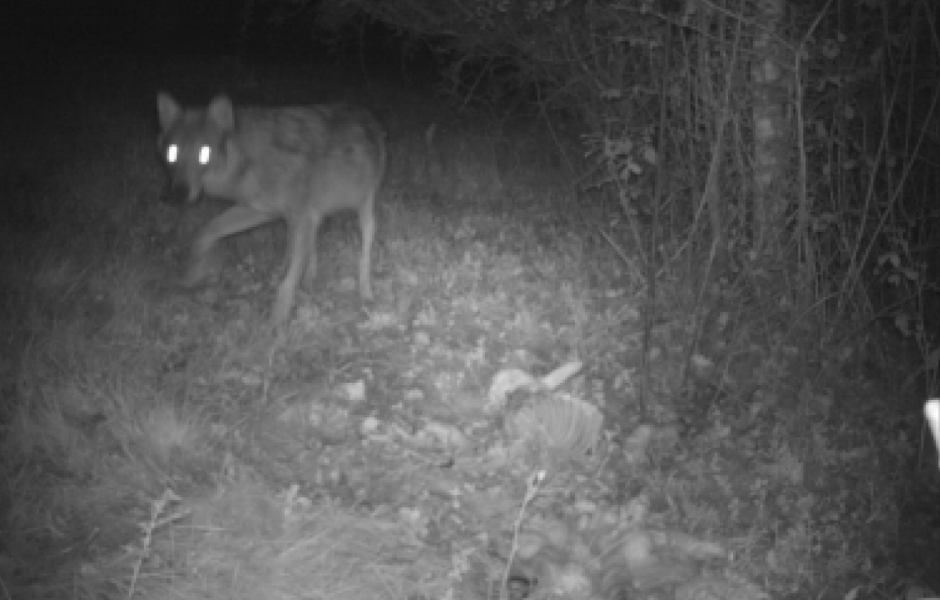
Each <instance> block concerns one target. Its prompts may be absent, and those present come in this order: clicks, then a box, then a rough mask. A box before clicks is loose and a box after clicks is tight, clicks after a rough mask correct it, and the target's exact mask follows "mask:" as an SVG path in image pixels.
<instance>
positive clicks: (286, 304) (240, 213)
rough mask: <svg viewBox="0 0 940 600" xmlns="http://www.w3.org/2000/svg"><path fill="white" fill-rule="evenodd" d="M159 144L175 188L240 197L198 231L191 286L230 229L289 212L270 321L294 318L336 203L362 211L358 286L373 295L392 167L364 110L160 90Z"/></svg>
mask: <svg viewBox="0 0 940 600" xmlns="http://www.w3.org/2000/svg"><path fill="white" fill-rule="evenodd" d="M157 113H158V117H159V124H160V135H159V137H158V148H159V151H160V153H161V155H162V157H163V160H164V162H165V163H166V166H167V168H168V170H169V175H170V182H169V183H170V189H171V190H173V191H174V192H175V193H176V194H177V195H182V196H183V197H184V198H185V199H186V200H188V201H189V202H193V201H195V200H197V199H199V198H200V197H201V196H202V195H203V194H205V195H208V196H210V197H215V198H223V199H226V200H229V201H231V202H233V203H234V205H233V206H232V207H231V208H229V209H228V210H226V211H225V212H223V213H222V214H220V215H219V216H217V217H216V218H215V219H213V220H211V221H210V222H209V223H208V224H207V225H206V226H205V227H204V228H203V229H202V230H201V232H200V233H199V234H198V235H197V236H196V239H195V242H194V243H193V246H192V251H191V258H190V262H189V265H188V267H187V269H186V271H185V274H184V275H183V277H182V279H181V281H180V283H181V284H182V285H183V286H184V287H193V286H195V285H197V284H199V283H200V282H201V281H203V280H204V279H205V278H206V277H207V276H208V275H210V274H211V273H212V271H214V267H213V262H214V260H213V258H212V256H213V250H215V249H216V245H217V244H218V242H219V241H220V240H221V239H222V238H225V237H227V236H230V235H233V234H236V233H239V232H242V231H246V230H248V229H252V228H254V227H257V226H259V225H262V224H265V223H268V222H271V221H274V220H277V219H283V220H284V221H286V223H287V230H288V242H287V251H286V254H285V263H286V264H285V274H284V278H283V279H282V280H281V282H280V284H279V285H278V288H277V296H276V299H275V301H274V307H273V310H272V311H271V322H272V324H273V325H280V324H283V323H284V322H285V321H287V320H288V319H289V317H290V314H291V310H292V309H293V305H294V297H295V295H296V292H297V285H298V284H299V283H300V282H301V278H302V279H303V283H304V285H309V284H310V283H311V282H312V281H313V279H314V277H315V276H316V266H317V256H316V237H317V231H318V229H319V227H320V224H321V222H322V221H323V219H324V218H325V217H326V216H328V215H330V214H332V213H334V212H337V211H341V210H347V209H348V210H355V211H357V212H358V216H359V228H360V233H361V237H362V254H361V255H360V258H359V295H360V299H361V300H362V301H363V302H371V301H372V300H373V294H372V245H373V241H374V239H375V229H376V222H375V221H376V218H375V201H376V195H377V194H378V192H379V188H380V186H381V184H382V180H383V178H384V176H385V167H386V143H385V138H386V134H385V131H384V130H383V129H382V127H381V126H380V125H379V124H378V122H377V121H376V119H375V118H374V117H373V116H372V114H371V113H369V112H368V111H367V110H365V109H363V108H359V107H355V106H352V105H346V104H329V105H312V106H303V107H283V108H256V107H244V108H243V107H237V108H236V107H235V106H233V104H232V101H231V100H230V99H229V98H228V97H226V96H218V97H216V98H215V99H214V100H212V101H211V102H210V103H209V105H208V107H199V108H192V107H183V106H181V105H180V104H179V103H178V102H177V101H176V100H175V99H174V98H172V97H171V96H170V95H169V94H167V93H166V92H160V93H159V94H158V95H157Z"/></svg>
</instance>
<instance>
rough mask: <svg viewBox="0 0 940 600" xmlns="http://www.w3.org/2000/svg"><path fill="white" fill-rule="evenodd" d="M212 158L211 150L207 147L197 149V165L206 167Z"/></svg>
mask: <svg viewBox="0 0 940 600" xmlns="http://www.w3.org/2000/svg"><path fill="white" fill-rule="evenodd" d="M210 158H212V148H210V147H209V146H203V147H202V148H200V149H199V164H200V165H207V164H209V159H210Z"/></svg>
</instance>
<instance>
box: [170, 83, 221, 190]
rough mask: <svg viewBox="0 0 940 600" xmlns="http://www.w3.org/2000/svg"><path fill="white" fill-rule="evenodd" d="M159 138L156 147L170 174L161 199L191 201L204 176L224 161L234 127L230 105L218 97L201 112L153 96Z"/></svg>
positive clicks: (172, 100) (171, 99) (219, 167)
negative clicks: (227, 144) (180, 197)
mask: <svg viewBox="0 0 940 600" xmlns="http://www.w3.org/2000/svg"><path fill="white" fill-rule="evenodd" d="M157 114H158V115H159V118H160V130H161V131H160V137H159V139H158V142H157V146H158V148H159V150H160V155H161V156H162V158H163V161H164V163H166V165H167V168H168V169H169V173H170V182H169V184H170V185H169V186H168V188H167V190H166V191H165V194H164V195H165V196H167V197H170V198H172V197H179V196H182V197H183V198H185V199H187V200H188V201H190V202H192V201H195V200H196V199H198V198H199V196H200V194H201V193H202V191H203V186H204V180H205V177H206V175H207V174H210V173H212V172H213V171H215V172H218V171H219V170H220V169H221V168H222V167H223V165H224V161H225V146H224V143H225V139H226V137H227V136H228V134H229V133H230V132H231V131H232V130H233V129H234V127H235V114H234V109H233V108H232V102H231V101H230V100H229V99H228V98H226V97H225V96H219V97H217V98H216V99H215V100H213V101H212V103H211V104H209V106H208V108H205V109H186V108H183V107H182V106H180V105H179V103H178V102H176V100H174V99H173V98H171V97H170V96H169V95H168V94H165V93H160V94H158V95H157Z"/></svg>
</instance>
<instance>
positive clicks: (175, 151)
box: [166, 144, 180, 163]
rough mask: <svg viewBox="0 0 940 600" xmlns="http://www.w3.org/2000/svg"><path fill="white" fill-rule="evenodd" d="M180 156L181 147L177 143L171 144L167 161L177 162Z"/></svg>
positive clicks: (167, 151)
mask: <svg viewBox="0 0 940 600" xmlns="http://www.w3.org/2000/svg"><path fill="white" fill-rule="evenodd" d="M179 156H180V148H179V146H177V145H176V144H170V145H169V147H168V148H167V149H166V162H168V163H175V162H176V159H178V158H179Z"/></svg>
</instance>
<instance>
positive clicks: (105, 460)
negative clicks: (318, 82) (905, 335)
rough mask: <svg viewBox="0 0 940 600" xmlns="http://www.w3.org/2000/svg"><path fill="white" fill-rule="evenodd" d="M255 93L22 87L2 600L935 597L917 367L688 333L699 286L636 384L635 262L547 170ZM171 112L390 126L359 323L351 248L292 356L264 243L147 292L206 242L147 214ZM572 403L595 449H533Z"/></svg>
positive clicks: (338, 227)
mask: <svg viewBox="0 0 940 600" xmlns="http://www.w3.org/2000/svg"><path fill="white" fill-rule="evenodd" d="M116 74H123V76H121V77H118V76H116ZM255 76H256V77H257V78H260V81H261V83H262V85H260V86H259V87H249V88H240V87H239V82H241V81H243V80H244V79H243V78H242V76H241V75H240V74H239V72H238V70H237V69H235V68H234V67H232V66H230V65H229V66H226V65H225V64H222V63H212V62H209V63H207V64H202V65H186V64H181V65H173V66H172V67H167V68H164V69H162V70H158V69H154V70H153V71H150V70H141V69H140V68H139V67H137V66H132V65H129V64H127V63H125V62H122V61H116V60H110V59H102V60H100V61H99V60H95V61H90V63H87V64H83V63H78V64H70V65H69V66H68V68H66V67H65V66H63V68H62V73H61V76H60V77H59V78H53V79H52V80H51V81H40V82H33V83H31V84H24V85H26V86H28V85H33V86H34V88H30V87H25V88H24V89H25V90H28V91H29V92H30V93H29V94H26V92H25V91H24V96H26V95H28V96H29V98H30V102H31V104H30V105H29V109H30V111H29V112H28V113H27V112H26V111H25V108H24V111H23V112H21V113H8V114H7V115H6V116H5V121H3V127H4V137H5V139H9V140H15V141H16V142H17V144H16V145H15V146H16V147H18V148H19V149H20V152H19V154H18V155H17V156H15V157H14V158H13V160H12V164H10V165H8V166H9V167H11V168H10V169H9V172H10V173H12V175H10V176H7V177H8V179H7V180H4V181H3V182H2V183H3V185H4V188H5V189H6V190H7V194H8V202H7V205H8V208H7V209H5V210H7V213H6V214H5V226H4V235H3V236H2V240H3V241H2V242H0V250H2V254H0V255H2V257H3V259H2V261H0V275H2V280H3V290H4V293H3V296H2V298H0V299H2V304H0V311H2V313H0V314H2V322H0V328H2V329H0V331H2V333H3V336H2V341H0V343H2V344H3V353H2V360H0V386H2V387H0V390H2V396H3V398H4V402H3V404H2V408H0V411H2V412H0V427H2V433H3V436H2V442H0V443H2V447H0V451H2V452H0V456H2V458H0V475H2V480H3V482H4V486H3V488H4V490H3V496H2V499H3V502H2V504H0V506H3V509H4V514H3V520H2V522H0V539H2V542H0V583H2V586H0V598H7V597H12V598H18V597H35V598H63V597H70V598H92V597H106V598H117V597H125V598H127V597H141V598H157V597H161V598H162V597H183V598H189V597H193V598H195V597H200V598H215V597H219V598H223V597H224V598H243V597H244V598H259V597H263V598H269V597H270V598H293V597H310V598H319V597H324V598H325V597H329V598H331V599H336V598H342V597H346V598H379V597H381V598H390V597H391V598H418V597H423V598H469V597H496V594H497V593H498V591H499V588H500V587H501V586H502V585H503V583H505V582H506V579H505V575H506V569H507V561H508V558H509V556H510V554H512V556H514V557H515V559H516V561H515V564H514V573H518V574H523V575H526V576H529V577H534V578H537V579H538V581H539V590H538V593H539V594H543V595H544V594H547V593H550V592H556V593H562V592H565V593H568V594H569V595H578V594H580V595H581V597H586V596H588V595H592V594H593V596H594V597H602V596H606V597H613V596H614V595H615V594H616V593H617V592H618V590H620V589H621V588H632V589H634V590H639V591H638V592H635V593H639V594H643V595H649V596H655V595H656V594H663V593H666V592H672V591H673V590H677V589H678V590H679V592H676V593H677V595H678V596H680V597H682V594H683V593H684V594H690V595H696V594H698V595H700V596H708V597H712V596H715V595H721V594H725V595H733V593H737V594H744V595H747V594H750V596H749V597H760V594H759V593H758V592H757V589H758V588H760V589H763V590H765V591H766V592H767V593H770V594H773V595H774V596H793V597H795V596H798V595H799V596H801V597H806V596H807V595H809V594H812V595H813V596H814V597H824V598H828V597H849V594H854V596H853V597H890V596H892V595H895V594H898V593H900V592H899V591H900V590H901V588H899V587H897V585H898V584H897V582H899V581H901V576H902V575H903V574H905V573H906V574H907V576H909V577H911V578H916V577H918V576H921V577H924V578H925V581H928V582H929V580H928V579H926V578H929V576H930V573H929V568H930V566H931V565H930V560H931V559H930V557H931V556H937V555H938V554H937V553H936V548H937V547H938V546H937V539H936V536H930V535H916V536H915V535H913V534H912V533H910V532H911V531H914V530H917V529H918V528H920V530H921V531H922V532H923V531H926V530H927V529H926V528H929V527H933V528H934V531H937V530H940V524H937V523H936V522H932V521H929V520H920V519H922V518H929V517H928V516H927V515H929V512H927V511H926V510H923V507H928V510H929V506H930V495H931V494H933V495H934V497H935V495H936V493H937V483H938V480H937V476H936V474H935V473H934V472H933V471H930V470H928V468H927V467H919V466H918V465H919V464H921V463H922V464H925V465H933V464H934V463H935V461H934V460H933V459H932V458H931V459H927V458H926V457H925V458H924V459H923V460H922V461H920V463H918V460H917V457H918V421H917V417H916V415H918V414H919V412H918V410H917V408H916V403H915V402H916V401H912V402H911V403H909V404H903V403H900V402H891V403H889V402H886V401H885V395H886V393H887V392H886V390H890V387H885V386H890V385H891V384H890V382H891V381H897V380H898V378H902V379H903V377H902V376H903V374H904V371H903V368H904V364H903V363H898V364H886V365H880V366H881V367H882V372H881V373H879V374H878V376H877V377H875V376H872V375H871V374H870V373H868V372H866V369H864V368H862V367H863V365H861V364H858V363H860V362H861V361H860V360H856V359H855V355H844V354H843V355H841V356H848V360H846V359H842V358H840V354H838V352H837V351H838V350H839V349H838V348H835V349H833V348H819V347H818V346H817V345H816V338H815V337H814V333H815V330H816V324H814V323H813V322H812V321H811V320H809V319H803V320H800V319H797V318H795V317H793V316H792V315H789V319H786V318H784V317H787V316H788V315H787V313H786V311H784V310H780V309H779V307H773V306H770V307H769V306H768V305H766V304H760V303H758V302H757V301H754V300H753V299H749V298H747V297H746V296H745V295H743V294H738V293H735V292H733V291H729V290H723V289H716V290H714V291H713V290H709V293H708V294H707V295H706V297H707V302H706V305H707V306H709V310H708V311H707V313H706V314H703V315H702V316H701V318H697V316H696V309H695V307H696V306H697V303H696V300H695V298H696V290H695V283H696V281H697V280H696V272H695V269H694V268H693V266H692V265H694V261H689V262H688V263H686V264H687V265H689V266H686V267H681V266H673V268H672V269H671V270H670V272H669V273H670V275H668V276H664V277H663V279H662V281H661V282H660V283H659V298H660V306H659V307H658V313H659V319H658V320H657V323H656V325H655V327H654V328H653V330H652V338H651V339H652V345H651V347H650V354H649V364H650V369H651V370H650V374H651V376H650V377H649V379H648V380H647V379H645V378H644V373H643V371H642V364H643V361H642V353H643V351H644V344H643V340H644V335H643V333H644V331H643V326H644V321H643V318H642V314H643V311H644V310H646V309H645V308H644V302H645V300H646V290H645V287H644V286H645V279H644V276H643V273H642V271H641V269H640V268H639V267H638V266H637V265H638V264H639V263H635V262H634V261H632V260H624V258H630V257H632V256H634V255H636V254H637V252H636V251H635V250H632V249H631V246H630V241H629V236H628V234H627V232H626V231H625V230H620V229H618V228H617V227H616V226H613V225H611V223H612V222H613V216H612V215H613V213H611V212H610V211H608V210H607V209H605V207H604V206H603V204H602V203H600V202H594V201H589V200H587V199H584V198H578V197H577V196H576V195H575V194H574V193H573V191H572V186H570V185H568V184H567V183H566V179H567V177H565V176H563V175H560V173H563V172H562V171H561V170H560V169H561V167H560V165H561V164H562V161H559V160H557V159H556V158H555V157H554V156H555V153H554V151H553V150H552V146H551V140H550V138H548V137H547V136H546V137H538V136H539V135H541V134H539V133H538V130H537V129H530V130H526V129H521V128H517V129H513V130H510V129H509V128H503V129H497V128H495V127H492V126H491V125H489V124H488V123H487V121H485V120H483V119H480V118H477V119H468V118H466V117H464V118H462V119H458V118H456V117H453V116H452V115H449V114H448V112H447V110H446V109H443V108H441V107H439V106H435V105H434V103H432V102H430V101H429V100H427V99H426V98H425V97H423V96H421V95H420V94H414V95H409V94H407V93H405V92H402V91H401V90H399V89H395V88H391V89H384V88H381V89H377V88H376V87H372V88H362V87H357V86H354V85H352V84H349V83H344V82H343V80H342V79H341V78H338V79H335V80H334V83H333V84H332V87H329V88H327V87H323V88H317V87H315V86H314V85H313V84H312V83H310V82H311V81H315V79H314V77H313V76H312V75H311V74H309V73H306V74H305V73H303V72H301V71H298V72H289V71H284V70H278V71H275V70H273V69H272V70H271V71H270V73H268V72H267V71H264V70H261V71H259V72H258V73H256V74H255ZM319 78H320V79H323V77H322V75H321V76H320V77H319ZM114 81H121V82H123V83H122V86H121V87H120V88H117V89H116V88H115V87H114V85H113V82H114ZM256 81H257V79H256ZM164 85H166V86H170V87H173V88H176V87H179V88H181V89H184V90H187V91H188V92H189V93H192V94H195V95H201V97H206V98H207V97H208V96H209V95H211V94H212V93H214V92H215V91H217V90H218V89H230V90H232V93H234V94H241V96H244V97H245V98H248V99H252V98H255V99H260V96H261V93H262V90H263V93H264V94H265V98H266V99H269V100H271V99H272V98H273V99H274V100H276V99H277V98H279V97H283V98H291V99H315V100H320V99H326V97H328V98H334V97H349V98H357V97H361V98H363V102H364V103H366V104H367V105H368V104H372V105H376V106H378V105H379V103H380V100H379V99H384V101H383V102H382V103H381V105H380V106H379V113H380V114H381V115H382V116H383V120H384V121H385V122H386V124H387V126H388V128H389V130H390V170H389V177H388V181H387V182H386V185H385V188H384V190H383V195H382V198H381V202H380V207H379V223H380V234H379V244H378V250H377V256H376V270H377V273H376V287H377V296H378V298H379V301H378V303H377V304H376V306H374V307H372V308H371V309H369V310H368V311H367V312H365V313H363V312H360V311H359V310H358V309H357V307H356V306H355V305H354V304H353V302H352V300H351V299H352V298H353V297H354V296H355V283H354V274H355V259H356V256H357V248H358V241H357V239H356V236H355V231H356V229H355V227H353V226H352V225H353V222H352V220H350V219H349V218H346V217H340V218H337V219H334V220H332V221H331V223H330V224H329V226H328V227H327V229H326V230H325V232H324V235H323V236H322V237H321V240H320V248H321V252H322V253H323V254H322V256H323V259H322V260H321V265H322V267H323V268H322V269H321V272H320V273H319V275H318V279H317V283H316V289H315V290H312V291H310V292H306V293H304V294H302V295H301V297H300V299H299V302H298V309H297V311H296V314H295V317H294V319H293V321H292V323H291V326H290V328H289V330H288V331H287V332H286V333H284V334H282V335H274V334H272V333H271V332H270V331H269V330H268V329H267V328H266V326H265V322H266V317H267V313H266V311H267V310H268V309H269V307H270V305H271V301H272V297H273V284H274V281H275V280H276V277H277V275H276V266H277V265H279V264H280V253H281V248H282V247H283V235H282V231H281V230H279V229H277V228H270V229H266V230H262V231H259V232H255V233H251V234H248V235H244V236H241V237H240V238H239V239H237V240H233V243H232V244H230V250H231V251H230V255H229V257H228V259H229V261H228V267H227V269H226V270H225V272H224V274H223V276H222V277H221V279H220V281H219V282H218V283H217V284H215V285H211V286H208V287H205V288H203V289H201V290H199V291H197V292H194V293H191V294H180V293H167V292H166V291H165V290H164V289H163V288H162V287H161V286H160V285H159V282H160V281H162V280H164V279H166V277H168V276H170V275H171V274H172V273H174V272H176V271H178V269H179V267H180V265H181V261H182V260H183V254H182V249H183V248H184V247H185V240H186V239H188V236H189V235H191V232H192V231H193V227H194V226H195V225H194V224H198V223H199V222H201V221H202V220H203V219H204V218H205V217H204V215H205V213H202V212H197V213H194V214H189V213H187V214H182V213H180V212H178V211H177V210H176V209H173V208H169V207H166V206H164V205H161V204H159V203H158V202H157V201H156V197H157V196H158V194H159V190H160V187H161V185H162V173H161V171H160V168H159V165H158V164H157V160H156V156H155V152H154V145H153V144H154V142H153V139H154V134H155V130H154V129H155V127H156V125H155V118H154V114H153V112H155V111H154V110H153V108H154V107H153V106H152V104H153V102H152V99H153V96H154V93H153V92H155V90H156V89H158V88H160V87H163V86H164ZM52 92H55V94H53V93H52ZM64 93H65V94H69V97H70V98H72V99H73V101H72V102H69V103H65V102H62V101H61V100H60V98H61V97H62V94H64ZM25 114H30V115H32V117H31V118H30V119H28V120H26V119H24V118H22V115H25ZM432 123H434V124H435V125H434V126H433V127H432ZM212 209H213V208H212V206H211V205H206V206H205V207H202V208H200V211H201V210H206V211H211V210H212ZM190 219H191V221H190ZM602 232H605V233H606V234H607V235H606V236H605V235H602ZM611 240H614V241H615V242H616V243H617V244H619V245H622V246H623V248H622V252H623V255H621V254H618V252H616V251H615V249H614V248H613V246H612V245H611V243H610V241H611ZM700 325H701V326H700ZM695 337H698V338H699V343H698V344H697V346H696V349H695V351H694V352H693V353H692V354H689V353H688V343H689V340H691V339H693V338H695ZM690 358H691V361H690V362H691V364H693V365H695V368H694V369H693V370H692V371H691V373H692V376H691V377H690V378H688V379H686V378H685V377H684V375H683V374H684V373H685V365H686V364H687V360H688V359H690ZM573 360H578V361H581V362H582V363H583V364H584V365H585V368H584V369H583V370H582V372H581V373H580V374H579V375H578V376H577V377H575V378H574V380H573V381H571V382H568V383H566V384H565V385H563V386H562V387H561V388H560V389H558V390H554V391H549V390H545V389H542V388H539V387H538V386H530V387H527V388H526V389H523V390H518V391H515V392H514V393H512V394H509V396H508V398H509V401H508V404H507V405H506V407H505V408H503V409H502V410H501V411H500V412H499V414H497V415H493V414H488V413H487V412H486V411H485V410H484V407H485V405H486V403H487V399H488V395H489V394H490V391H491V385H492V384H493V382H494V381H495V380H496V378H497V374H499V373H505V372H506V370H507V369H518V370H520V371H522V372H525V373H528V374H532V375H534V376H535V377H536V378H537V377H538V376H541V375H544V374H546V373H549V372H551V371H553V370H554V369H556V368H557V367H559V366H560V365H562V364H565V363H568V362H570V361H573ZM893 368H897V369H899V370H900V374H895V373H893V372H892V371H891V369H893ZM684 383H685V386H683V384H684ZM559 397H561V398H563V399H564V400H563V401H559V400H558V398H559ZM641 399H642V400H643V404H641ZM558 402H562V403H561V404H558ZM578 402H588V403H590V404H592V405H594V406H596V407H597V408H599V409H601V411H602V413H603V414H604V416H605V422H604V429H605V431H606V434H605V435H604V436H602V437H601V438H599V439H591V440H588V442H590V443H587V444H586V441H585V440H584V439H583V437H582V438H578V448H579V451H578V452H567V453H566V452H565V450H566V448H565V447H563V445H562V447H559V445H557V444H556V445H554V446H553V445H552V444H551V440H550V439H546V438H545V437H544V435H542V434H539V433H537V432H535V433H533V432H532V431H531V430H530V429H526V427H529V428H531V427H537V426H538V425H537V424H538V423H539V420H540V419H542V420H543V421H544V422H545V423H546V424H547V423H548V422H549V419H555V420H556V421H557V420H558V419H564V420H565V422H566V423H565V424H568V423H567V422H568V421H572V420H575V421H576V420H577V416H576V415H577V409H576V408H574V409H572V408H571V407H577V406H578ZM559 406H563V407H565V408H564V409H561V408H558V407H559ZM539 407H547V408H544V409H542V408H539ZM552 407H555V408H552ZM553 411H554V412H553ZM518 414H525V417H526V418H525V419H520V418H517V416H516V415H518ZM559 415H561V416H559ZM532 423H535V424H536V425H532ZM553 423H554V425H552V426H548V425H546V427H545V430H546V431H557V430H558V428H557V427H555V425H557V422H553ZM643 424H646V425H647V426H648V429H646V430H643V431H644V432H645V433H644V434H643V435H639V436H638V435H636V432H638V431H640V429H638V428H639V426H640V425H643ZM530 434H531V435H530ZM527 435H528V437H526V436H527ZM540 435H542V437H540ZM575 437H577V436H575ZM585 444H586V445H587V446H588V447H590V448H591V451H590V452H589V453H587V454H586V455H585V454H584V453H583V447H584V445H585ZM541 471H546V472H547V474H548V477H547V479H546V480H545V482H544V483H539V485H537V486H534V485H533V482H532V479H531V478H532V475H533V473H537V472H541ZM517 526H518V527H517ZM921 543H923V544H924V545H923V546H918V545H917V544H921ZM931 544H932V545H931ZM931 552H933V554H931ZM572 581H574V582H575V583H574V584H572V583H571V582H572ZM585 582H586V583H585ZM703 582H704V583H703ZM717 582H721V583H720V584H719V583H717ZM933 585H936V582H935V581H934V582H933ZM716 586H717V587H716ZM720 586H726V587H720ZM716 590H718V591H716ZM741 590H748V591H747V592H742V591H741Z"/></svg>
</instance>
